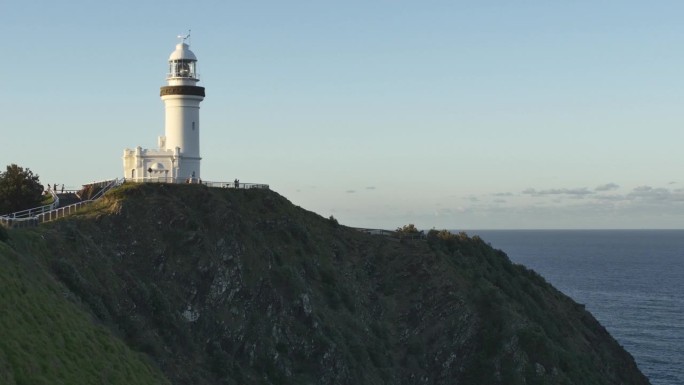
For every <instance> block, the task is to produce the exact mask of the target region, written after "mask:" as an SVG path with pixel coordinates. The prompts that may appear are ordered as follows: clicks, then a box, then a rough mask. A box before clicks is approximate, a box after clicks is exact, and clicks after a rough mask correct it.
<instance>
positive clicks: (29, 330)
mask: <svg viewBox="0 0 684 385" xmlns="http://www.w3.org/2000/svg"><path fill="white" fill-rule="evenodd" d="M29 238H31V237H30V236H29ZM28 240H30V239H24V240H23V241H24V242H25V241H28ZM33 241H34V242H35V243H34V244H35V245H36V246H38V245H39V244H40V242H39V241H37V240H36V239H33ZM68 298H69V293H68V291H67V289H66V288H65V287H64V286H62V285H60V284H58V283H57V282H55V281H54V280H53V279H52V278H51V277H50V276H49V275H48V274H47V272H45V271H44V270H42V268H41V265H40V264H39V263H38V261H36V260H34V259H33V258H32V257H30V256H27V255H23V256H19V255H18V254H16V253H15V252H14V250H12V249H11V248H10V246H9V245H7V244H5V243H0V383H2V384H8V385H12V384H16V385H20V384H69V385H75V384H167V383H168V381H166V379H165V378H164V376H163V375H162V374H161V372H160V371H159V370H158V369H157V368H155V367H154V366H153V365H151V364H150V362H149V361H148V359H147V358H146V357H145V356H143V355H141V354H139V353H135V352H133V351H131V350H130V349H129V348H128V347H127V346H126V345H125V344H124V343H123V342H122V341H120V340H119V339H117V338H116V337H115V336H114V335H112V334H111V332H110V331H109V330H107V329H105V328H104V327H102V326H99V325H97V324H95V323H94V322H93V321H92V318H91V316H90V315H89V314H88V313H86V312H85V311H83V310H82V309H81V308H79V306H78V305H77V304H76V303H73V302H71V301H70V300H69V299H68Z"/></svg>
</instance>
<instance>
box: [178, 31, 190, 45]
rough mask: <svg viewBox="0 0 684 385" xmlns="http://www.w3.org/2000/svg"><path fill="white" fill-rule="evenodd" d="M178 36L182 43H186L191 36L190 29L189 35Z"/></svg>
mask: <svg viewBox="0 0 684 385" xmlns="http://www.w3.org/2000/svg"><path fill="white" fill-rule="evenodd" d="M177 38H179V39H181V43H185V41H186V40H188V39H189V38H190V30H188V34H187V35H178V36H177Z"/></svg>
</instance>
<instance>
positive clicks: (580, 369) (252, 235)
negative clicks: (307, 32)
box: [0, 184, 648, 384]
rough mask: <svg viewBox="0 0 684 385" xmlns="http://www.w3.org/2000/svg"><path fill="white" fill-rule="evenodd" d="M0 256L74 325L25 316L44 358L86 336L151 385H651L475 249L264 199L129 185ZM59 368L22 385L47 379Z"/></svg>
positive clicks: (20, 300)
mask: <svg viewBox="0 0 684 385" xmlns="http://www.w3.org/2000/svg"><path fill="white" fill-rule="evenodd" d="M0 255H1V256H2V258H3V259H4V260H3V264H5V263H6V264H7V266H6V267H4V268H5V269H7V268H10V267H11V268H14V267H15V266H23V267H22V269H24V270H22V271H26V272H31V274H30V278H29V277H28V276H27V274H28V273H26V274H24V273H22V274H23V275H22V277H23V278H21V277H20V278H16V279H17V284H18V285H24V287H26V288H27V289H26V290H29V291H31V290H34V289H32V287H34V286H35V287H40V286H43V285H44V286H46V287H48V286H49V287H50V288H51V289H49V290H48V292H49V291H50V290H51V294H50V295H46V296H44V297H45V298H37V299H35V300H36V301H52V302H53V305H54V306H55V307H57V306H59V307H61V308H62V309H63V310H62V312H64V313H69V314H70V316H73V317H74V319H75V321H74V323H73V324H65V325H62V324H59V319H60V318H59V317H57V316H54V315H50V314H48V313H46V312H45V311H44V310H43V309H42V307H38V308H36V309H35V310H33V311H34V314H33V315H32V317H43V318H45V320H44V321H41V322H39V323H36V324H35V325H33V326H31V327H33V328H34V329H33V330H34V331H35V332H36V333H39V334H40V333H43V331H44V330H46V329H51V330H52V332H49V333H47V335H46V336H44V337H42V338H44V339H45V340H46V341H47V342H48V343H53V344H55V345H56V347H55V352H58V353H59V354H64V355H68V354H72V355H78V354H77V352H76V351H75V350H78V349H80V347H78V346H69V345H66V344H64V343H61V344H60V343H57V342H54V341H61V340H63V339H65V337H64V334H68V333H73V332H76V331H78V332H81V331H83V332H87V331H88V330H94V331H95V332H94V333H98V335H100V336H104V337H102V338H105V339H106V341H107V342H106V343H104V342H103V343H102V344H99V345H100V346H93V347H90V348H89V349H91V350H92V352H93V353H92V354H100V353H102V354H105V355H104V356H103V358H102V359H103V360H108V359H111V360H123V357H125V358H126V359H127V360H129V361H126V362H130V363H127V364H126V365H128V366H127V367H130V368H134V369H128V370H129V372H131V373H137V372H136V370H137V371H140V373H147V374H148V375H151V376H153V377H154V376H156V378H157V379H158V380H159V381H160V382H162V383H163V382H164V381H165V379H168V380H169V381H170V382H171V383H174V384H188V383H192V384H648V380H647V379H646V378H645V377H644V376H643V375H642V374H641V373H640V372H639V370H638V368H637V367H636V365H635V363H634V360H633V359H632V357H631V356H630V355H629V354H628V353H627V352H626V351H624V349H622V347H620V345H619V344H618V343H617V342H616V341H615V340H614V339H613V338H612V337H611V336H610V335H609V334H608V332H607V331H606V330H605V329H604V328H603V327H602V326H601V325H600V324H599V323H598V322H597V321H596V320H595V319H594V317H592V315H591V314H590V313H589V312H587V311H586V310H585V309H584V307H583V306H581V305H579V304H577V303H575V302H574V301H572V300H571V299H570V298H568V297H567V296H565V295H563V294H562V293H560V292H559V291H557V290H556V289H554V288H553V287H552V286H551V285H549V284H548V283H546V282H545V281H544V279H543V278H542V277H540V276H539V275H538V274H536V273H535V272H533V271H531V270H528V269H526V268H525V267H523V266H519V265H515V264H512V263H511V262H510V261H509V259H508V258H507V257H506V255H505V254H504V253H503V252H502V251H498V250H495V249H493V248H491V247H490V246H489V245H488V244H487V243H486V242H485V241H483V240H482V239H479V238H478V237H473V238H470V237H467V236H465V235H464V234H461V235H459V236H455V237H452V238H449V239H440V238H438V237H432V238H430V239H429V240H427V241H426V240H411V241H401V242H399V241H397V240H394V239H390V238H386V237H381V236H372V235H366V234H362V233H359V232H357V231H355V230H353V229H350V228H347V227H344V226H341V225H338V224H337V222H336V221H334V220H330V219H325V218H322V217H320V216H318V215H316V214H314V213H311V212H308V211H306V210H304V209H302V208H299V207H296V206H294V205H292V204H291V203H290V202H288V201H287V200H286V199H285V198H283V197H281V196H279V195H278V194H276V193H274V192H272V191H267V190H256V189H255V190H234V189H210V188H207V187H205V186H200V185H163V184H161V185H153V184H143V185H124V186H122V187H121V188H118V189H116V190H114V191H111V192H109V193H108V194H107V195H106V196H105V197H104V198H103V199H102V200H100V201H99V202H98V203H96V204H95V205H92V206H90V207H89V208H87V209H86V210H85V211H82V212H81V213H79V214H76V215H74V216H71V217H69V218H68V219H65V220H60V221H57V222H53V223H50V224H48V225H45V226H42V227H40V228H37V229H17V230H11V231H9V239H8V240H7V241H6V244H5V245H3V244H2V243H0ZM15 275H16V274H15ZM3 282H4V279H3ZM18 293H21V290H18ZM12 301H13V302H11V303H8V302H7V301H3V302H2V304H3V305H2V306H4V307H6V309H3V312H2V313H0V320H2V321H3V329H0V330H9V332H5V333H12V331H13V330H15V329H17V328H18V326H17V325H16V321H15V320H13V319H11V318H10V317H7V315H6V313H5V311H7V312H10V311H13V309H19V308H23V307H24V306H25V302H26V301H33V300H32V299H28V298H26V297H22V296H20V295H18V296H17V297H16V298H14V299H13V300H12ZM76 320H77V321H78V322H76ZM57 324H59V325H57ZM55 325H57V326H55ZM24 326H25V325H24ZM0 333H2V332H0ZM22 333H23V335H27V336H28V335H30V334H31V333H32V332H31V328H30V327H27V329H26V330H25V331H22ZM1 341H2V338H0V367H2V366H3V365H4V366H5V368H6V370H8V371H9V372H8V373H10V374H11V373H14V378H17V369H16V367H17V366H16V365H18V364H17V360H16V359H15V358H13V357H16V356H17V355H18V353H17V349H16V347H15V346H13V345H8V344H3V342H1ZM122 342H123V343H122ZM18 344H20V343H19V342H18ZM107 346H116V349H113V348H107ZM36 349H37V348H36ZM22 354H25V355H31V354H33V355H35V356H36V357H38V356H39V355H40V354H41V353H40V349H37V350H35V351H33V352H32V350H31V349H30V348H25V349H23V350H22ZM62 359H63V360H67V361H68V359H65V358H62ZM53 360H55V358H54V357H51V356H50V355H49V354H47V355H45V357H44V358H36V361H37V363H36V364H35V365H33V366H32V367H31V368H30V370H25V369H21V371H20V373H19V377H21V378H23V379H29V380H30V379H32V378H33V377H31V376H32V375H33V376H34V377H35V376H37V377H41V376H42V377H45V376H46V375H49V373H51V372H49V371H48V370H47V369H45V367H47V368H49V367H50V364H49V362H51V361H53ZM74 360H75V362H78V357H75V358H74ZM45 362H47V364H46V363H45ZM121 365H123V364H121ZM19 367H21V366H19ZM0 371H1V370H0ZM66 372H68V371H66ZM27 373H28V374H27ZM162 373H163V374H162ZM42 377H41V378H42ZM10 383H11V382H10ZM16 383H17V384H18V383H20V382H19V381H16ZM23 383H35V381H34V382H31V381H28V382H23ZM50 383H58V382H50ZM64 383H67V382H64ZM106 383H129V382H126V381H125V380H121V381H119V382H116V381H114V380H112V381H107V382H106Z"/></svg>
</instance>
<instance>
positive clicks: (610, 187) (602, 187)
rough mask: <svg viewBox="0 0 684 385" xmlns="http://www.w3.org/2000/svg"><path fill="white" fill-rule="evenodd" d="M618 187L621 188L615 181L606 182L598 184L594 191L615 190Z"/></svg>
mask: <svg viewBox="0 0 684 385" xmlns="http://www.w3.org/2000/svg"><path fill="white" fill-rule="evenodd" d="M618 188H620V185H617V184H615V183H606V184H602V185H600V186H596V188H594V191H613V190H617V189H618Z"/></svg>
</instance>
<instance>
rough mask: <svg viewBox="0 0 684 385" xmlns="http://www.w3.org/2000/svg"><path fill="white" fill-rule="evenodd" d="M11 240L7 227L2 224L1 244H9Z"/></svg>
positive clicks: (0, 229)
mask: <svg viewBox="0 0 684 385" xmlns="http://www.w3.org/2000/svg"><path fill="white" fill-rule="evenodd" d="M8 239H9V234H8V233H7V229H5V226H3V225H1V224H0V242H7V240H8Z"/></svg>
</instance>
